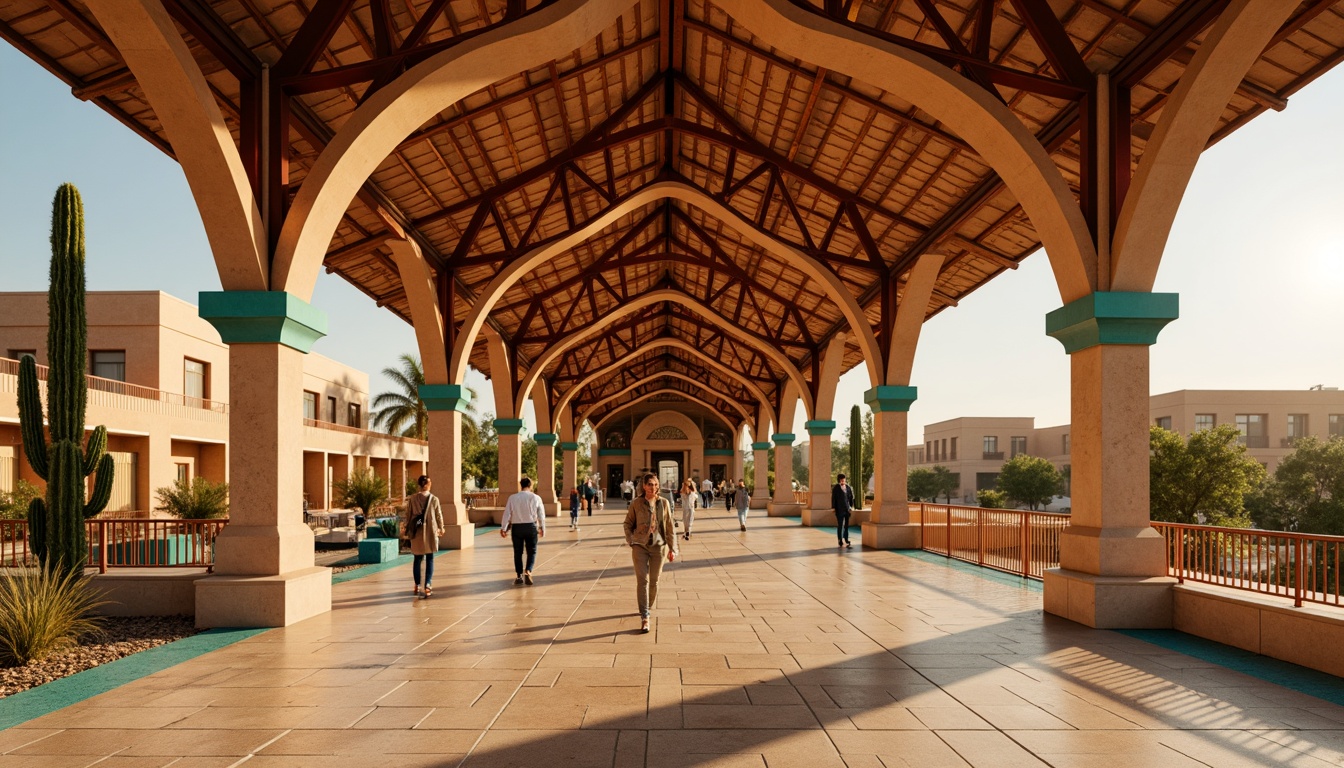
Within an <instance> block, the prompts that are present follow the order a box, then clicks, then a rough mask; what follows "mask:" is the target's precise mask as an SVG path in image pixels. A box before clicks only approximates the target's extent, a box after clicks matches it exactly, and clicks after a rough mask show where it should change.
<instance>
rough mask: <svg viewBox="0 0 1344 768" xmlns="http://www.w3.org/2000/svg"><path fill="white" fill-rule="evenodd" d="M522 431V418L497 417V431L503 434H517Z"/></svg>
mask: <svg viewBox="0 0 1344 768" xmlns="http://www.w3.org/2000/svg"><path fill="white" fill-rule="evenodd" d="M522 431H523V420H522V419H495V432H497V433H499V434H501V435H516V434H518V433H520V432H522Z"/></svg>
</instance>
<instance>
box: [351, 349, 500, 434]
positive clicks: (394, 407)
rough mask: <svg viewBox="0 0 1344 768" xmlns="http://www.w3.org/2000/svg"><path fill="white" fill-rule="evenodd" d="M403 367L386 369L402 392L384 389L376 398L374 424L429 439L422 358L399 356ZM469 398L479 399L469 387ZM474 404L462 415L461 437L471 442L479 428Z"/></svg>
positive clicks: (389, 431)
mask: <svg viewBox="0 0 1344 768" xmlns="http://www.w3.org/2000/svg"><path fill="white" fill-rule="evenodd" d="M399 359H400V360H401V368H400V369H396V368H384V369H383V375H384V376H386V377H387V378H389V379H391V380H392V381H393V382H394V383H395V384H396V385H397V388H398V389H399V390H400V391H399V392H384V393H382V394H380V395H378V396H377V397H375V398H374V399H373V407H374V409H375V410H374V412H373V424H374V426H375V427H378V428H380V429H382V430H384V431H386V432H388V433H389V434H400V435H401V436H402V437H414V438H416V439H417V440H428V439H429V410H428V409H427V408H425V402H424V401H423V400H421V399H420V387H421V385H423V384H424V383H425V372H424V369H423V368H421V367H420V358H419V357H418V356H416V355H411V354H404V355H402V356H401V357H400V358H399ZM467 392H468V393H469V397H470V398H471V399H472V400H475V399H476V392H475V390H472V389H470V388H468V389H467ZM478 419H479V417H478V416H477V415H476V408H475V406H474V405H469V406H468V411H467V412H466V413H464V414H462V439H463V442H464V443H467V444H471V442H472V441H474V440H475V439H476V437H477V434H478V432H479V431H480V426H479V424H478V423H477V422H478Z"/></svg>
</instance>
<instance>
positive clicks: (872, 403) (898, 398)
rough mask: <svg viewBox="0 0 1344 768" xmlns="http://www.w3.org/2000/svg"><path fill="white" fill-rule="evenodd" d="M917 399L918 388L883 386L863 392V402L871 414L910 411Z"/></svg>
mask: <svg viewBox="0 0 1344 768" xmlns="http://www.w3.org/2000/svg"><path fill="white" fill-rule="evenodd" d="M918 397H919V388H918V387H897V386H891V385H883V386H880V387H873V388H872V389H870V390H868V391H867V392H864V393H863V402H865V403H867V404H868V407H869V408H872V409H873V413H896V412H902V413H903V412H906V411H909V410H910V406H911V405H913V404H914V402H915V400H916V399H918Z"/></svg>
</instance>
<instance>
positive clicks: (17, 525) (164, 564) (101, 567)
mask: <svg viewBox="0 0 1344 768" xmlns="http://www.w3.org/2000/svg"><path fill="white" fill-rule="evenodd" d="M228 522H229V521H228V520H227V519H222V520H89V521H87V522H85V523H84V525H85V528H86V535H87V537H88V541H89V554H88V559H87V560H86V561H85V567H88V568H97V569H98V572H99V573H107V570H108V569H109V568H205V569H206V570H207V571H212V570H214V567H215V539H217V538H218V537H219V532H220V531H222V530H224V526H225V525H227V524H228ZM35 565H37V558H36V556H35V555H34V554H33V551H32V547H31V546H30V544H29V541H28V522H27V521H26V520H0V567H7V568H15V567H32V566H35Z"/></svg>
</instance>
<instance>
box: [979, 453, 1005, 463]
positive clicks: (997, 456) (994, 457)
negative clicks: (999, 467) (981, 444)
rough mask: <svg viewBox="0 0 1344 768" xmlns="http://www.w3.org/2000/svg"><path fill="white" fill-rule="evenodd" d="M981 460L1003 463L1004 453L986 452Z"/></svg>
mask: <svg viewBox="0 0 1344 768" xmlns="http://www.w3.org/2000/svg"><path fill="white" fill-rule="evenodd" d="M980 458H981V459H983V460H984V461H1003V451H985V452H984V453H983V454H982V455H981V457H980Z"/></svg>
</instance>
